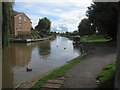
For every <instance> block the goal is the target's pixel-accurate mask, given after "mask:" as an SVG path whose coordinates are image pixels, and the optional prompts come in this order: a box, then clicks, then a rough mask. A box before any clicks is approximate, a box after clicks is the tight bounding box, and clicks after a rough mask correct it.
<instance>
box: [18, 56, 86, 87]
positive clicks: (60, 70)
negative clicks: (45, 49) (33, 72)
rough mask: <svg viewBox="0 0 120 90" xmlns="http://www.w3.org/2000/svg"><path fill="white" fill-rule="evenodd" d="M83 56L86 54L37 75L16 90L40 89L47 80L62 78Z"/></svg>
mask: <svg viewBox="0 0 120 90" xmlns="http://www.w3.org/2000/svg"><path fill="white" fill-rule="evenodd" d="M85 56H86V54H83V55H82V56H79V57H76V58H74V59H72V60H70V61H69V62H67V63H66V64H65V65H63V66H61V67H57V68H54V69H52V70H50V71H48V72H45V73H43V74H42V75H39V76H37V77H35V78H33V79H32V80H30V81H26V82H24V83H22V84H21V85H18V86H16V88H30V87H31V88H40V87H41V86H42V85H43V84H44V83H45V82H46V81H47V80H49V79H54V78H57V77H61V76H64V75H65V72H66V71H67V70H68V69H70V68H72V67H73V66H75V65H76V64H77V63H79V62H81V61H82V60H84V57H85Z"/></svg>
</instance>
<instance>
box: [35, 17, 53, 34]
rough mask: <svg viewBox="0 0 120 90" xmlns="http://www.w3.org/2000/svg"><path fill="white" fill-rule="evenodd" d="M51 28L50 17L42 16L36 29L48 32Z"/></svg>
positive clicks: (42, 32) (44, 32)
mask: <svg viewBox="0 0 120 90" xmlns="http://www.w3.org/2000/svg"><path fill="white" fill-rule="evenodd" d="M50 28H51V21H50V20H49V19H47V18H46V17H45V18H42V19H39V22H38V25H37V26H36V27H35V30H38V31H39V32H40V33H41V34H48V33H49V32H50Z"/></svg>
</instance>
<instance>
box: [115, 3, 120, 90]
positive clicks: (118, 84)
mask: <svg viewBox="0 0 120 90" xmlns="http://www.w3.org/2000/svg"><path fill="white" fill-rule="evenodd" d="M118 5H119V6H118V28H117V29H118V33H117V61H116V63H117V64H116V65H117V67H116V76H115V88H118V90H120V2H119V4H118Z"/></svg>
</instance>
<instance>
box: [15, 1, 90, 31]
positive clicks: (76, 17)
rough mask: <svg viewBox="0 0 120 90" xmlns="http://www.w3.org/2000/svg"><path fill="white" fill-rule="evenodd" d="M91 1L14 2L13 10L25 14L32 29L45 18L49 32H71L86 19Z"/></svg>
mask: <svg viewBox="0 0 120 90" xmlns="http://www.w3.org/2000/svg"><path fill="white" fill-rule="evenodd" d="M91 3H92V0H37V1H36V0H30V1H29V2H27V1H26V0H24V2H19V1H18V2H17V0H16V2H15V4H14V7H13V9H14V10H16V11H18V12H23V13H25V14H26V15H27V16H28V17H29V18H30V19H31V21H32V26H33V28H34V27H35V26H36V25H37V24H38V21H39V19H41V18H44V17H47V18H48V19H49V20H50V21H51V30H52V31H56V32H66V31H68V32H72V31H75V30H78V28H77V27H78V25H79V23H80V21H81V20H82V19H83V18H87V17H86V11H87V7H88V6H90V5H91Z"/></svg>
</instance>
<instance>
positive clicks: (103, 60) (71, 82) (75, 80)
mask: <svg viewBox="0 0 120 90" xmlns="http://www.w3.org/2000/svg"><path fill="white" fill-rule="evenodd" d="M88 46H90V47H89V48H90V50H89V51H90V52H89V53H88V55H87V56H86V57H85V60H84V61H82V62H81V63H78V64H77V65H76V66H74V67H73V68H72V69H70V70H68V71H67V73H66V77H67V78H66V80H65V81H64V83H63V86H62V88H97V87H98V85H97V82H96V77H97V74H98V73H99V72H100V71H101V69H102V68H103V67H104V66H105V65H107V64H110V63H112V62H113V61H115V60H116V45H113V43H111V42H107V43H89V45H88Z"/></svg>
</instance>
